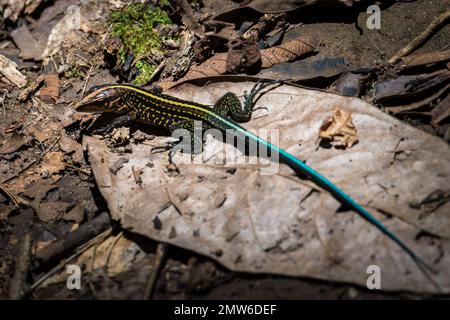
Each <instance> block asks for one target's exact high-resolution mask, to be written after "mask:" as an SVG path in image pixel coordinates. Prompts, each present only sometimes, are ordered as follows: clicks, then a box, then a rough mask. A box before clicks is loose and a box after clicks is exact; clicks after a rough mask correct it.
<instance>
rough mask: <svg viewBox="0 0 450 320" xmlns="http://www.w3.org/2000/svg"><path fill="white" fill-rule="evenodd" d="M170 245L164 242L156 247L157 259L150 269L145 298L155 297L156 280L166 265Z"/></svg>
mask: <svg viewBox="0 0 450 320" xmlns="http://www.w3.org/2000/svg"><path fill="white" fill-rule="evenodd" d="M168 248H169V245H168V244H166V243H163V242H160V243H159V244H158V247H157V248H156V255H155V261H154V262H153V268H152V270H151V271H150V275H149V277H148V280H147V283H146V285H145V289H144V299H146V300H150V299H152V297H153V292H154V291H155V286H156V281H157V280H158V278H159V274H160V273H161V270H162V268H163V266H164V263H165V261H166V257H167V251H168Z"/></svg>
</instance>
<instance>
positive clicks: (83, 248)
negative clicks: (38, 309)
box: [29, 228, 112, 292]
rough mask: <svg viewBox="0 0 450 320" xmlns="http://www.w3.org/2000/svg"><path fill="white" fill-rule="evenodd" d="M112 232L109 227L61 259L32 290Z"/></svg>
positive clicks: (33, 285)
mask: <svg viewBox="0 0 450 320" xmlns="http://www.w3.org/2000/svg"><path fill="white" fill-rule="evenodd" d="M111 233H112V228H108V229H107V230H105V231H103V232H102V233H100V234H99V235H97V236H96V237H95V238H93V239H91V240H89V241H88V242H86V243H85V244H83V245H82V246H81V247H80V248H79V249H78V250H77V251H76V252H75V253H74V254H72V255H71V256H70V257H68V258H67V259H64V260H63V261H61V262H60V263H59V264H58V265H57V266H55V267H54V268H53V269H51V270H50V271H49V272H47V273H46V274H44V275H43V276H42V277H41V278H39V279H38V280H37V281H36V282H35V283H33V284H32V285H31V286H30V290H29V291H30V292H31V291H33V290H35V289H36V288H38V287H39V286H40V285H41V284H43V283H44V282H45V281H46V280H47V279H49V278H50V277H52V276H53V275H54V274H56V273H57V272H59V271H60V270H62V269H63V268H64V267H65V266H66V264H67V263H69V262H70V261H72V260H73V259H75V258H77V257H79V256H80V255H81V254H83V253H84V252H86V251H87V250H88V249H90V248H91V247H92V246H94V245H96V244H97V243H100V242H102V241H104V240H105V239H106V238H107V237H109V236H110V235H111Z"/></svg>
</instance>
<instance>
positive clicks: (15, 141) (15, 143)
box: [0, 133, 30, 154]
mask: <svg viewBox="0 0 450 320" xmlns="http://www.w3.org/2000/svg"><path fill="white" fill-rule="evenodd" d="M29 141H30V139H27V138H26V137H25V135H23V134H19V133H14V134H12V136H11V137H9V138H8V139H6V140H5V141H4V143H3V144H2V145H1V146H0V154H10V153H13V152H16V151H17V150H19V149H20V148H22V147H23V146H25V145H26V144H27V143H28V142H29Z"/></svg>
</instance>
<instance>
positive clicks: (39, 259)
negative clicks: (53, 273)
mask: <svg viewBox="0 0 450 320" xmlns="http://www.w3.org/2000/svg"><path fill="white" fill-rule="evenodd" d="M110 226H111V220H110V219H109V215H108V214H107V213H106V212H103V213H101V214H99V215H98V216H97V217H95V218H94V219H92V220H90V221H88V222H86V223H84V224H82V225H81V226H80V227H79V228H78V229H76V230H74V231H72V232H70V233H68V234H67V235H66V236H65V237H64V238H62V239H59V240H57V241H55V242H53V243H51V244H49V245H48V246H46V247H45V248H43V249H42V250H40V251H38V252H37V253H36V254H35V256H34V258H33V267H34V268H35V269H41V268H45V267H48V266H50V265H52V264H54V263H56V262H58V261H59V260H60V259H61V258H63V257H64V256H67V255H68V254H70V253H71V252H73V250H74V249H75V248H77V247H79V246H80V245H82V244H83V243H85V242H87V241H88V240H89V239H91V238H93V237H95V236H97V235H98V234H100V233H101V232H103V231H104V230H106V229H107V228H109V227H110Z"/></svg>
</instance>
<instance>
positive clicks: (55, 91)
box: [38, 74, 61, 103]
mask: <svg viewBox="0 0 450 320" xmlns="http://www.w3.org/2000/svg"><path fill="white" fill-rule="evenodd" d="M43 80H44V87H43V88H42V89H41V90H39V92H38V96H39V97H40V98H41V99H42V101H44V102H45V103H55V102H56V100H57V99H58V98H59V90H60V88H61V81H60V80H59V77H58V75H57V74H47V75H45V76H44V77H43Z"/></svg>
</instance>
